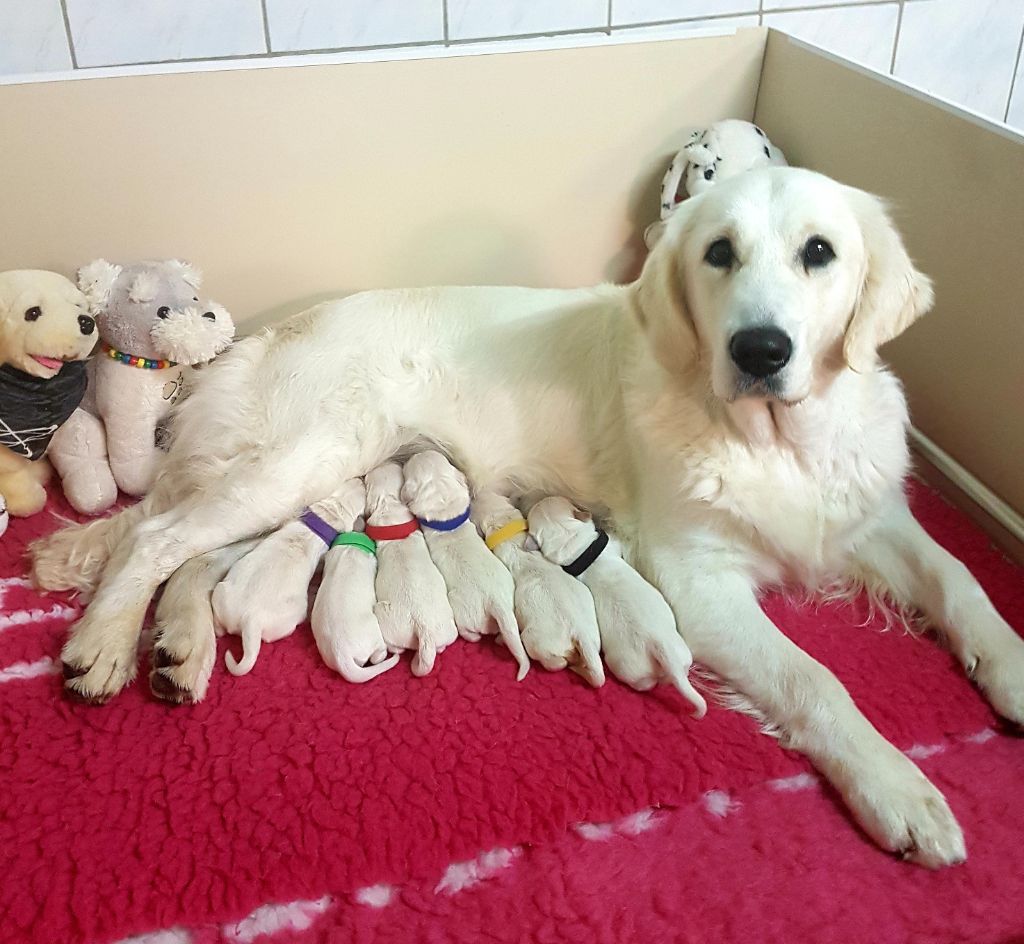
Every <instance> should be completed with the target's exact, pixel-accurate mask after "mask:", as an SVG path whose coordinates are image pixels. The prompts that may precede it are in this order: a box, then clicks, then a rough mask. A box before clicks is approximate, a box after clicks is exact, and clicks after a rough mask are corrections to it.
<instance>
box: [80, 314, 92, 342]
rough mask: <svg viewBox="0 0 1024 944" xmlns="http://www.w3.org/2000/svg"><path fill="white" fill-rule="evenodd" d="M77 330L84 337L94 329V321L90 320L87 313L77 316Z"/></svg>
mask: <svg viewBox="0 0 1024 944" xmlns="http://www.w3.org/2000/svg"><path fill="white" fill-rule="evenodd" d="M78 330H79V331H81V332H82V334H84V335H85V336H86V337H88V336H89V335H90V334H92V333H93V331H95V330H96V322H95V321H93V320H92V318H90V317H89V316H88V315H79V316H78Z"/></svg>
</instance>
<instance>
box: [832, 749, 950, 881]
mask: <svg viewBox="0 0 1024 944" xmlns="http://www.w3.org/2000/svg"><path fill="white" fill-rule="evenodd" d="M893 755H894V756H892V757H891V758H889V759H887V761H886V762H885V764H884V767H878V766H874V765H872V767H871V768H869V770H868V771H861V776H866V777H870V780H868V781H866V782H864V783H857V784H855V785H854V786H853V787H852V789H850V790H847V791H844V794H845V798H846V801H847V803H848V804H849V806H850V809H851V810H852V811H853V814H854V816H855V817H856V818H857V821H858V822H859V823H860V825H861V827H862V828H863V829H864V831H865V832H866V833H867V834H868V835H869V836H870V837H871V838H872V839H874V840H875V842H877V843H878V845H880V846H881V847H882V848H883V849H887V850H889V851H890V852H894V853H896V854H897V855H901V856H902V857H903V858H904V859H907V860H909V861H911V862H916V863H917V864H918V865H923V866H925V867H926V868H929V869H938V868H941V867H943V866H947V865H958V864H960V863H961V862H963V861H964V860H965V859H966V858H967V847H966V845H965V843H964V835H963V832H962V831H961V829H960V826H959V824H958V823H957V821H956V818H955V817H954V816H953V813H952V811H951V810H950V808H949V804H948V803H946V799H945V797H943V795H942V794H941V793H940V792H939V791H938V790H937V789H936V788H935V787H934V786H933V785H932V783H931V782H930V781H929V780H928V778H927V777H925V775H924V774H923V773H921V771H920V770H918V769H917V767H916V766H915V765H914V764H913V763H912V762H911V761H909V760H907V758H906V757H904V756H903V755H902V754H900V753H899V752H898V751H896V749H895V748H893Z"/></svg>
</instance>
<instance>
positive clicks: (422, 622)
mask: <svg viewBox="0 0 1024 944" xmlns="http://www.w3.org/2000/svg"><path fill="white" fill-rule="evenodd" d="M403 482H404V477H403V475H402V467H401V466H400V465H398V464H397V463H396V462H385V463H384V464H383V465H380V466H377V468H376V469H374V470H373V471H372V472H369V473H368V474H367V475H366V510H367V519H366V535H367V537H370V538H372V539H373V540H374V541H376V542H377V579H376V589H377V605H376V606H375V607H374V612H375V613H376V614H377V620H378V621H379V623H380V631H381V634H382V635H383V636H384V641H385V642H386V643H387V644H388V649H390V650H391V651H392V652H398V651H400V650H402V649H415V650H416V655H415V657H414V658H413V660H412V672H413V675H427V674H428V673H429V672H430V670H431V669H432V668H433V667H434V659H435V657H436V655H437V653H439V652H443V651H444V650H445V648H446V647H448V646H450V645H451V644H452V643H453V642H455V640H456V639H458V636H459V634H458V630H456V628H455V617H454V615H453V614H452V607H451V604H450V603H449V602H448V591H447V589H446V588H445V585H444V578H442V576H441V575H440V573H438V570H437V568H436V567H435V566H434V562H433V561H432V560H431V559H430V553H429V551H427V544H426V541H424V539H423V534H422V533H421V532H420V529H419V522H418V521H417V520H416V519H415V518H414V517H413V516H412V513H411V512H410V511H409V509H408V508H407V507H406V506H405V505H404V504H403V502H402V499H401V497H400V496H401V493H402V484H403Z"/></svg>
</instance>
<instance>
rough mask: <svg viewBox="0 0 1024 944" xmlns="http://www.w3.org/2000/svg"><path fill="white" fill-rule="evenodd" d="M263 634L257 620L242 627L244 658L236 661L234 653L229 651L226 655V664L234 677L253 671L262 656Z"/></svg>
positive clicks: (247, 622) (250, 621) (249, 621)
mask: <svg viewBox="0 0 1024 944" xmlns="http://www.w3.org/2000/svg"><path fill="white" fill-rule="evenodd" d="M262 642H263V634H262V633H261V632H260V627H259V624H258V623H257V622H256V620H248V621H246V623H245V624H244V625H243V626H242V658H241V660H240V661H235V656H234V653H232V652H231V650H230V649H229V650H228V651H227V652H225V653H224V664H225V665H226V666H227V667H228V671H229V672H230V673H231V674H232V675H246V674H248V673H249V672H251V671H252V667H253V666H254V665H255V664H256V660H257V659H258V658H259V655H260V644H261V643H262Z"/></svg>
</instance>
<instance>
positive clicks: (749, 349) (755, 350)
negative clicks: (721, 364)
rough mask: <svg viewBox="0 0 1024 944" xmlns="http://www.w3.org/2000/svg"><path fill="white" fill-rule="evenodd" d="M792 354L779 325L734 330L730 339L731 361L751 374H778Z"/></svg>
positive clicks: (758, 375) (787, 336) (788, 341)
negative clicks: (775, 326)
mask: <svg viewBox="0 0 1024 944" xmlns="http://www.w3.org/2000/svg"><path fill="white" fill-rule="evenodd" d="M792 354H793V342H792V341H790V339H789V335H788V334H786V332H785V331H780V330H779V329H778V328H747V329H746V330H745V331H737V332H736V333H735V334H734V335H733V336H732V340H731V341H730V342H729V355H730V356H731V357H732V360H733V363H734V364H735V365H736V366H737V367H738V368H739V369H740V370H742V371H743V372H744V373H745V374H750V376H751V377H771V375H772V374H777V373H778V372H779V371H780V370H782V368H783V367H785V366H786V364H788V363H789V359H790V357H791V356H792Z"/></svg>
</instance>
